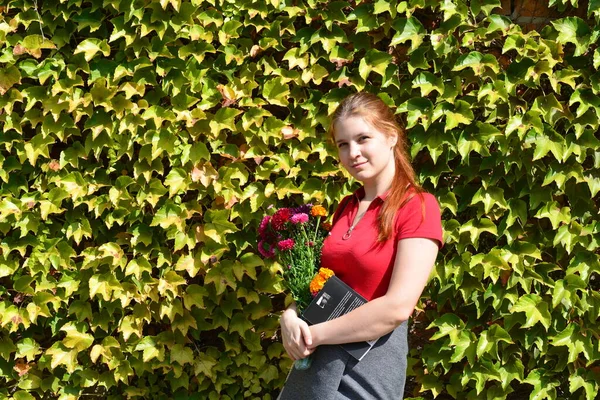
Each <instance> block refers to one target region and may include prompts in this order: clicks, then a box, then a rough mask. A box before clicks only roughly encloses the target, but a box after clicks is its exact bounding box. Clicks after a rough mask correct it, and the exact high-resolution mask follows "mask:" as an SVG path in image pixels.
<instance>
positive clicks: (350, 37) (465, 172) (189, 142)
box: [0, 0, 600, 400]
mask: <svg viewBox="0 0 600 400" xmlns="http://www.w3.org/2000/svg"><path fill="white" fill-rule="evenodd" d="M6 3H7V4H6ZM509 3H510V4H509V5H506V4H504V3H503V4H501V3H500V2H499V1H496V0H471V1H464V0H444V1H432V0H410V1H408V2H407V1H396V0H392V1H386V0H377V1H372V2H354V1H350V2H348V1H325V2H321V1H314V0H270V1H265V0H254V1H251V0H235V1H221V0H213V1H202V0H192V1H182V0H160V1H152V0H133V1H132V0H104V1H102V0H92V1H83V0H60V1H59V0H44V1H41V0H40V1H39V2H36V1H35V0H8V2H4V5H2V6H0V95H1V97H0V126H1V127H2V129H1V132H0V166H1V168H0V398H8V399H10V398H14V399H17V400H25V399H38V398H44V399H52V398H60V399H77V398H90V397H92V398H94V397H96V398H106V399H118V398H123V397H124V396H125V397H127V398H152V399H206V398H208V399H243V398H255V399H258V398H264V399H269V398H274V397H275V396H276V394H277V392H278V389H279V388H280V387H281V385H282V384H283V381H284V379H285V376H286V373H287V370H288V369H289V368H290V366H291V361H290V360H289V359H288V358H287V357H285V352H284V350H283V347H282V345H281V343H280V340H279V338H278V319H279V318H278V315H279V314H278V313H279V312H280V311H281V310H282V309H283V308H284V303H285V296H284V294H282V287H281V282H280V278H279V275H278V266H277V265H276V264H271V263H267V264H265V263H264V262H263V261H262V260H261V259H260V257H258V255H257V253H256V250H255V243H256V240H255V235H256V228H257V225H258V223H259V221H260V219H261V217H262V215H264V214H265V213H266V212H267V209H268V208H269V207H270V206H274V207H280V206H286V205H294V204H299V203H302V202H309V201H310V202H315V203H322V204H324V205H325V206H327V207H329V208H330V209H333V207H335V205H336V204H337V202H338V201H339V200H340V199H341V197H342V196H343V195H345V194H347V193H348V192H350V191H351V190H353V188H355V183H353V182H351V181H349V180H348V176H346V175H344V173H343V172H342V171H340V169H339V167H338V165H337V161H336V158H335V149H333V148H332V146H331V144H329V143H328V142H327V140H326V134H325V130H326V128H327V125H328V116H329V115H330V113H331V112H332V111H333V110H334V109H335V107H336V105H337V104H338V103H339V101H340V100H341V99H343V98H344V97H345V96H346V95H347V94H349V93H352V92H355V91H357V90H358V91H359V90H367V91H372V92H374V93H377V94H378V95H380V96H381V97H382V98H383V99H384V100H385V101H386V102H387V103H388V104H389V105H390V106H394V107H396V108H397V110H398V113H399V115H400V117H401V118H402V119H403V120H404V121H405V124H406V127H407V132H408V136H409V138H410V140H411V142H412V156H413V158H414V163H415V167H416V168H417V170H418V173H419V178H420V181H421V182H422V183H423V185H424V186H425V188H426V189H427V190H429V191H430V192H432V193H434V194H435V195H436V196H437V197H438V199H439V201H440V205H441V207H442V209H443V219H444V230H445V240H446V244H445V247H444V249H443V251H442V252H441V254H440V257H439V259H438V263H437V267H436V270H435V273H434V276H433V277H432V280H431V283H430V285H429V286H428V288H427V289H426V292H425V293H424V297H423V301H422V303H421V304H420V305H419V307H418V310H417V311H416V312H415V316H414V319H413V324H412V333H413V334H412V336H411V340H412V349H413V350H412V353H411V362H410V364H411V367H410V374H411V376H410V377H409V382H408V385H407V389H408V393H407V394H406V395H407V397H410V396H414V397H419V396H422V397H423V398H431V397H433V396H438V397H439V398H466V399H525V398H530V399H545V398H547V399H567V398H568V399H587V400H592V399H594V398H595V396H596V393H597V392H598V391H599V390H600V362H599V359H600V348H599V338H600V328H598V325H599V324H598V315H599V313H600V293H599V292H598V290H599V288H600V262H599V248H600V245H599V241H600V217H599V203H600V196H598V192H599V191H600V134H599V133H598V127H599V124H600V122H599V119H598V116H599V115H600V97H599V96H598V94H599V92H600V73H599V72H598V71H599V70H598V68H600V50H599V49H597V43H598V39H599V37H600V26H599V25H597V22H596V21H597V18H598V16H599V15H600V3H599V2H598V1H590V2H589V4H588V3H586V4H578V3H577V1H576V0H575V1H572V2H563V0H552V1H551V3H550V4H548V3H544V4H543V6H544V7H543V9H544V10H546V11H548V10H550V11H552V12H557V13H559V14H561V13H563V14H561V15H562V17H563V18H551V19H548V18H546V19H544V18H542V19H541V20H539V19H536V20H533V18H534V17H535V15H534V16H532V20H531V21H530V22H531V23H532V24H533V25H528V26H525V27H521V25H519V24H516V23H515V22H519V23H521V22H522V21H517V20H516V18H519V17H520V15H521V14H519V13H522V10H525V9H526V8H527V7H528V6H527V5H526V4H525V3H524V2H516V3H515V2H509ZM538 3H539V4H541V2H539V1H536V2H535V4H538ZM515 4H516V5H517V6H519V7H521V8H519V9H518V10H521V11H518V10H517V8H515ZM502 5H503V7H501V6H502ZM508 7H511V8H510V10H509V9H508ZM517 11H518V12H517ZM565 13H566V14H565ZM548 15H549V14H545V15H543V17H547V16H548ZM565 15H570V16H569V17H565ZM511 18H512V19H511ZM536 18H537V17H536ZM513 20H514V21H513Z"/></svg>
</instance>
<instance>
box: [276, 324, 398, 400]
mask: <svg viewBox="0 0 600 400" xmlns="http://www.w3.org/2000/svg"><path fill="white" fill-rule="evenodd" d="M407 354H408V343H407V322H406V321H405V322H403V323H402V324H401V325H400V326H399V327H397V328H396V329H395V330H393V331H392V332H390V333H388V334H387V335H384V336H382V337H381V338H379V340H378V341H377V343H376V344H375V346H373V348H372V349H371V350H370V351H369V352H368V353H367V355H366V356H365V357H364V358H363V359H362V360H360V361H356V359H355V358H353V357H352V356H350V355H349V354H348V353H347V352H346V351H345V350H344V349H342V348H341V347H340V346H337V345H325V346H319V347H317V350H316V351H315V352H314V353H313V355H312V358H313V360H312V365H311V366H310V368H309V369H308V370H305V371H299V370H297V369H295V368H294V367H292V369H291V371H290V373H289V375H288V377H287V380H286V382H285V385H284V387H283V389H282V390H281V393H280V394H279V397H278V399H279V400H296V399H298V400H301V399H302V400H305V399H311V400H312V399H315V400H370V399H373V400H401V399H402V398H403V395H404V382H405V381H406V356H407Z"/></svg>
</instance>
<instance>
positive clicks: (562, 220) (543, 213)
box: [534, 201, 571, 230]
mask: <svg viewBox="0 0 600 400" xmlns="http://www.w3.org/2000/svg"><path fill="white" fill-rule="evenodd" d="M534 217H535V218H539V219H541V218H548V219H549V220H550V223H551V224H552V229H553V230H557V229H558V227H559V226H560V225H562V224H567V225H568V224H569V223H570V222H571V208H570V207H560V205H559V204H558V203H557V202H556V201H552V202H549V203H545V204H544V205H543V206H542V207H541V208H540V209H539V210H538V212H537V213H536V214H535V215H534Z"/></svg>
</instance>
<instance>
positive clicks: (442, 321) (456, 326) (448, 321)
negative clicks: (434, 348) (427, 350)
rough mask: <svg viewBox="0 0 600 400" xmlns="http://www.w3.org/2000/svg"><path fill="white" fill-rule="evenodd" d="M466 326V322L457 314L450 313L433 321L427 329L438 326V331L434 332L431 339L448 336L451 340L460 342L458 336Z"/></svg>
mask: <svg viewBox="0 0 600 400" xmlns="http://www.w3.org/2000/svg"><path fill="white" fill-rule="evenodd" d="M464 327H465V324H464V322H463V321H462V320H461V319H460V318H459V317H458V316H457V315H455V314H451V313H448V314H444V315H443V316H441V317H439V318H437V319H436V320H435V321H433V322H432V323H431V324H430V325H429V326H428V327H427V329H431V328H438V331H437V332H436V333H434V334H433V336H432V337H431V340H438V339H441V338H443V337H445V336H448V337H449V338H450V342H451V343H455V342H458V336H459V334H460V332H461V331H462V330H463V329H464Z"/></svg>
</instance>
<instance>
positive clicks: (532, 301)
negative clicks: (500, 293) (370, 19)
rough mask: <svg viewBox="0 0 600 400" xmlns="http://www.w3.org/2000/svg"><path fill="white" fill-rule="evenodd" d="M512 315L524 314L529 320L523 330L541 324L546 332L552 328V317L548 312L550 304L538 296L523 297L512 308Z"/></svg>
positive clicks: (528, 295)
mask: <svg viewBox="0 0 600 400" xmlns="http://www.w3.org/2000/svg"><path fill="white" fill-rule="evenodd" d="M510 312H511V313H515V312H524V313H525V315H526V317H527V320H526V322H525V325H523V326H522V327H521V328H530V327H532V326H534V325H535V324H537V323H538V322H539V323H541V324H542V325H543V326H544V328H546V331H547V330H548V329H549V328H550V323H551V321H552V317H551V315H550V312H549V311H548V303H547V302H546V301H544V300H543V299H542V298H541V297H540V296H539V295H537V294H527V295H525V296H522V297H521V298H520V299H519V301H517V303H516V304H515V305H513V306H512V307H511V308H510Z"/></svg>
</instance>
